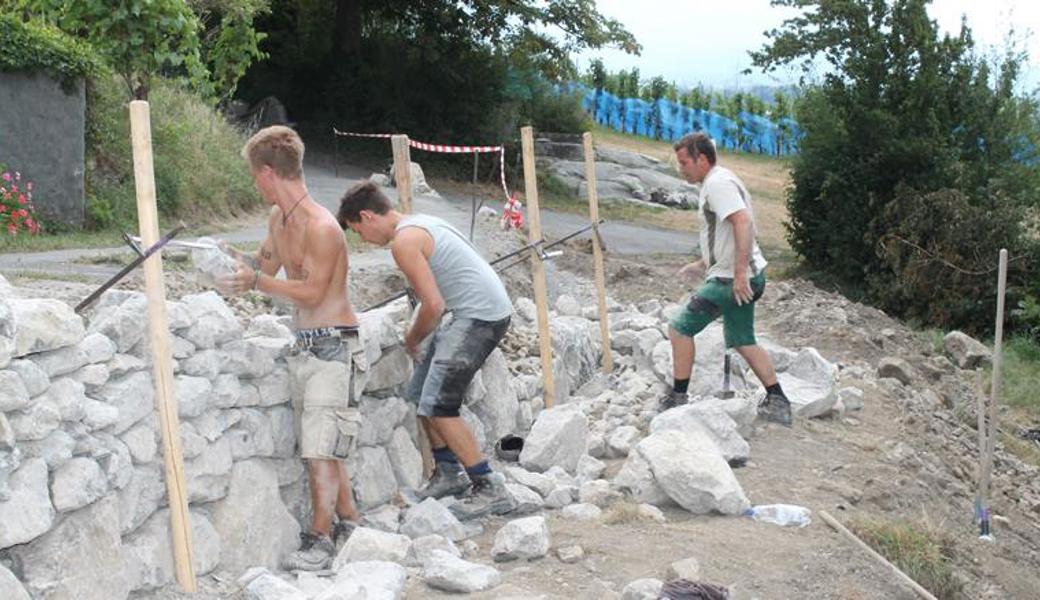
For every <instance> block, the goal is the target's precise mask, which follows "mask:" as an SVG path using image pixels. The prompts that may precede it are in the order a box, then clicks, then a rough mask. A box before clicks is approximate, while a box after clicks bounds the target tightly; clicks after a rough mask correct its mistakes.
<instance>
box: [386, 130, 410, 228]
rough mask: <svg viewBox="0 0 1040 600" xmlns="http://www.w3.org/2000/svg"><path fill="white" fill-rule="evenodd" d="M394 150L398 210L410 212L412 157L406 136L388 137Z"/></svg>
mask: <svg viewBox="0 0 1040 600" xmlns="http://www.w3.org/2000/svg"><path fill="white" fill-rule="evenodd" d="M390 144H391V146H392V147H393V150H394V184H395V185H396V186H397V198H398V210H400V211H401V212H403V213H405V214H409V213H411V212H412V157H411V153H410V152H409V150H408V136H407V135H395V136H393V137H391V138H390Z"/></svg>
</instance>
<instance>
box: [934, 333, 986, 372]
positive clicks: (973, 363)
mask: <svg viewBox="0 0 1040 600" xmlns="http://www.w3.org/2000/svg"><path fill="white" fill-rule="evenodd" d="M943 348H944V349H945V350H946V352H947V353H948V354H949V355H950V357H951V358H953V361H954V362H955V363H956V364H957V366H958V367H960V368H962V369H977V368H979V367H988V366H990V365H991V364H992V362H993V358H992V357H993V353H992V352H991V351H990V349H989V347H988V346H986V345H985V344H983V343H982V342H980V341H978V340H976V339H975V338H973V337H971V336H969V335H967V334H965V333H963V332H960V331H951V332H950V333H947V334H946V336H945V337H944V338H943Z"/></svg>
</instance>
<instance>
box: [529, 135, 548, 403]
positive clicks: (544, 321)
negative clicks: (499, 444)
mask: <svg viewBox="0 0 1040 600" xmlns="http://www.w3.org/2000/svg"><path fill="white" fill-rule="evenodd" d="M520 141H521V143H522V145H523V154H524V196H525V198H526V200H527V241H528V242H529V243H532V244H533V243H535V242H537V241H539V240H541V239H542V220H541V216H540V214H539V212H538V174H537V173H536V171H535V166H534V130H532V129H531V128H530V127H522V128H520ZM531 279H532V280H533V284H534V303H535V306H536V307H537V308H538V354H539V355H540V356H541V358H542V387H543V388H544V389H545V394H544V400H545V408H552V407H553V404H554V403H555V402H556V385H555V384H554V383H553V360H552V337H551V335H550V333H549V297H548V295H547V294H546V284H545V264H544V263H543V262H542V256H541V254H539V252H538V250H537V249H535V250H532V251H531Z"/></svg>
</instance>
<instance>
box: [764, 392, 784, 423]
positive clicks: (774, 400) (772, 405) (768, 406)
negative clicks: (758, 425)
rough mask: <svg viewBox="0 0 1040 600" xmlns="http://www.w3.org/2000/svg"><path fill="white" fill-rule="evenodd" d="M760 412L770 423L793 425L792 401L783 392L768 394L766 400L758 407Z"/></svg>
mask: <svg viewBox="0 0 1040 600" xmlns="http://www.w3.org/2000/svg"><path fill="white" fill-rule="evenodd" d="M758 414H759V415H760V416H761V417H763V418H764V419H765V420H766V421H769V422H770V423H779V424H781V425H784V426H785V427H790V426H791V401H790V400H788V399H787V398H786V397H784V396H783V395H781V394H766V399H765V402H763V403H762V404H761V405H760V406H759V407H758Z"/></svg>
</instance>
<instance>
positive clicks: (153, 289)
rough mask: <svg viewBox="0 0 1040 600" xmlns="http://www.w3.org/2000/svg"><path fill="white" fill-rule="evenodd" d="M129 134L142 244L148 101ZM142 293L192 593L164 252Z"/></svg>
mask: <svg viewBox="0 0 1040 600" xmlns="http://www.w3.org/2000/svg"><path fill="white" fill-rule="evenodd" d="M130 136H131V140H132V145H133V153H134V183H135V187H136V190H137V221H138V226H139V227H140V230H141V242H142V244H143V245H144V246H145V247H149V246H151V245H153V244H154V243H155V242H156V241H158V240H159V220H158V215H157V212H156V205H155V171H154V167H153V164H152V127H151V120H150V117H149V111H148V103H147V102H144V101H142V100H134V101H133V102H131V103H130ZM143 269H144V284H145V292H146V294H147V297H148V332H149V339H150V340H151V347H152V373H153V377H154V379H155V403H156V408H157V409H158V410H159V430H160V432H161V433H162V441H163V462H164V463H165V466H166V493H167V495H168V500H169V502H170V533H171V537H172V538H173V562H174V568H175V570H176V577H177V583H179V584H180V586H181V589H183V590H184V591H186V592H189V593H194V592H195V566H194V563H193V561H192V542H191V520H190V518H189V515H188V487H187V485H186V484H185V478H184V460H183V456H182V455H181V434H180V420H179V418H178V416H177V400H176V398H175V397H174V394H173V357H172V355H171V352H170V338H169V324H168V323H169V321H168V319H167V315H166V287H165V285H164V283H163V266H162V251H161V250H160V251H159V252H156V253H155V254H153V255H152V256H150V257H149V258H148V259H147V260H145V262H144V265H143Z"/></svg>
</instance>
